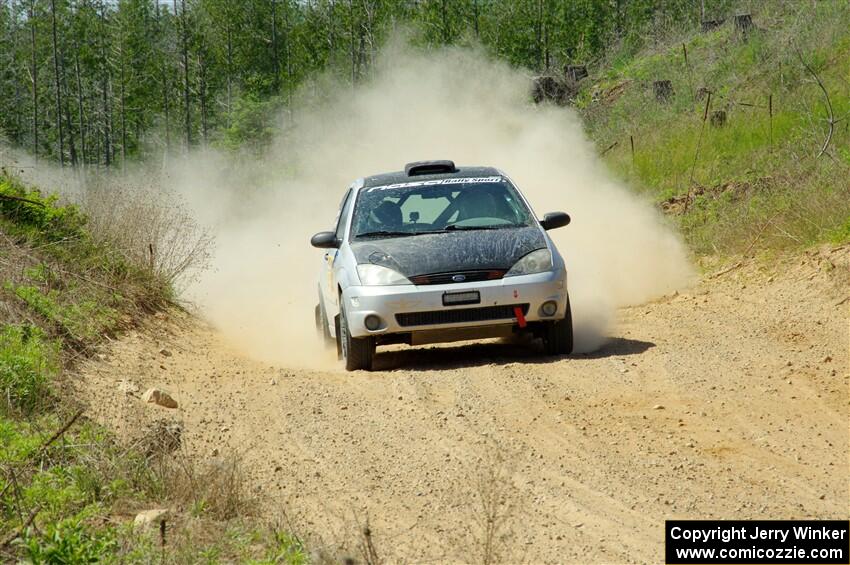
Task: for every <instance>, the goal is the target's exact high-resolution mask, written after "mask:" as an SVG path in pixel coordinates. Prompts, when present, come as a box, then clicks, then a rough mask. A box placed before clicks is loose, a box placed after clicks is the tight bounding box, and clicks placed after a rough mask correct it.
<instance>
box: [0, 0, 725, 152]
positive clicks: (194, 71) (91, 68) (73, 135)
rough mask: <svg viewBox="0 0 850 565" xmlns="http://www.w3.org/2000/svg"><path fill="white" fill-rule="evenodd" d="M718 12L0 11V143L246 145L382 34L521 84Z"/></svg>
mask: <svg viewBox="0 0 850 565" xmlns="http://www.w3.org/2000/svg"><path fill="white" fill-rule="evenodd" d="M735 7H736V5H735V3H734V2H732V1H730V0H520V1H513V0H305V1H300V0H245V1H240V2H235V1H232V0H167V1H166V0H118V1H109V0H0V29H2V36H0V139H3V138H5V140H6V141H7V142H9V143H11V144H12V145H14V146H17V147H20V148H23V149H25V150H27V151H29V152H30V153H31V154H32V155H34V156H35V157H36V158H46V159H50V160H55V161H57V162H59V163H61V164H62V165H68V166H73V167H83V166H95V167H113V166H115V165H118V166H122V165H123V164H124V163H126V162H128V160H131V159H145V158H153V157H159V156H161V155H168V154H172V153H173V152H175V151H185V150H187V149H188V148H191V147H195V146H203V145H206V144H213V145H215V146H217V147H224V148H228V147H229V148H234V147H240V146H242V145H243V144H246V143H247V144H258V145H262V144H263V143H264V142H266V141H267V140H268V139H270V137H271V134H272V132H273V128H274V127H276V122H274V120H272V119H271V118H270V117H271V116H274V115H277V113H278V112H279V111H280V110H282V109H288V110H289V111H290V114H291V112H292V111H294V109H295V107H296V106H297V102H295V101H294V100H293V97H294V95H295V94H296V93H297V91H298V89H299V86H301V85H303V84H304V83H305V81H309V80H311V79H312V78H313V77H316V76H318V75H320V74H321V73H332V74H333V76H335V77H337V78H339V79H341V80H342V81H344V82H343V84H346V83H347V84H351V85H356V84H358V83H359V82H361V81H363V80H367V79H368V77H369V75H370V69H371V68H372V66H373V64H374V61H375V58H376V56H377V53H378V51H379V49H380V47H381V45H382V44H383V42H385V41H386V39H387V38H388V37H389V36H390V35H391V34H393V33H403V34H406V35H407V36H408V37H409V38H410V42H411V43H413V44H414V45H417V46H420V47H422V48H426V49H427V48H433V47H439V46H444V45H463V46H470V45H480V46H483V48H484V49H485V50H486V51H487V52H488V53H489V54H491V55H492V56H495V57H497V58H499V59H502V60H505V61H507V62H508V63H509V64H511V65H513V66H515V67H518V68H522V69H527V71H528V73H529V76H532V75H535V74H550V73H560V72H563V68H564V65H566V64H573V63H579V64H593V62H594V61H597V60H599V58H600V57H601V56H603V55H604V53H605V52H606V51H610V50H611V49H612V48H613V47H612V46H616V48H617V49H620V50H624V51H625V52H636V51H637V50H639V49H640V48H641V47H642V46H644V45H645V43H646V42H647V41H651V39H650V38H656V37H659V36H661V35H663V32H664V30H667V29H675V28H680V27H682V26H688V27H690V26H694V25H699V23H700V22H701V21H705V20H709V21H712V20H714V19H716V18H720V17H722V16H725V15H727V14H729V13H731V12H732V11H733V10H734V8H735Z"/></svg>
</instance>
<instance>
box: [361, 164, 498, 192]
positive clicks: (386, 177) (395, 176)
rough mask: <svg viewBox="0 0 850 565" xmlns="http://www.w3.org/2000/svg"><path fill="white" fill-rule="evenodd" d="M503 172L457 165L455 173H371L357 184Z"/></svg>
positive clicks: (369, 184) (476, 175)
mask: <svg viewBox="0 0 850 565" xmlns="http://www.w3.org/2000/svg"><path fill="white" fill-rule="evenodd" d="M503 174H504V173H502V171H500V170H499V169H497V168H495V167H457V169H456V171H455V172H453V173H436V174H430V175H412V176H408V174H407V173H406V172H404V171H395V172H392V173H381V174H378V175H371V176H368V177H365V178H363V179H360V181H359V182H357V184H358V185H360V187H361V188H369V187H373V186H384V185H387V184H396V183H400V182H415V181H427V180H436V179H449V178H464V177H489V176H495V175H503Z"/></svg>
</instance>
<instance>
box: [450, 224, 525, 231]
mask: <svg viewBox="0 0 850 565" xmlns="http://www.w3.org/2000/svg"><path fill="white" fill-rule="evenodd" d="M526 227H528V226H527V225H526V224H499V225H491V226H459V225H457V224H449V225H447V226H446V227H445V228H443V230H444V231H460V230H464V231H469V230H503V229H507V228H526Z"/></svg>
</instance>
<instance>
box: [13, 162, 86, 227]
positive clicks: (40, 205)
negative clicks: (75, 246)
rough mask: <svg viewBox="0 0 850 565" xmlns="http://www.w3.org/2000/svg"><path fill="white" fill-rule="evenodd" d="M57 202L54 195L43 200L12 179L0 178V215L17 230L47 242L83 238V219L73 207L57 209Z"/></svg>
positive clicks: (35, 191) (37, 193) (34, 191)
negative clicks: (10, 221) (9, 221)
mask: <svg viewBox="0 0 850 565" xmlns="http://www.w3.org/2000/svg"><path fill="white" fill-rule="evenodd" d="M2 196H8V197H10V198H2ZM20 199H26V200H29V201H31V202H27V201H25V200H20ZM57 200H58V198H57V197H56V196H55V195H52V196H48V197H43V196H42V195H41V193H40V192H39V191H37V190H28V189H27V188H25V187H24V185H23V184H21V183H19V182H17V181H15V180H13V179H11V178H8V177H0V213H2V215H3V216H4V217H6V218H8V219H10V220H12V222H13V223H14V225H15V226H16V227H17V228H18V229H19V230H21V231H23V232H26V234H27V235H37V236H38V237H39V238H43V239H45V240H47V241H49V242H54V241H59V240H63V239H68V238H83V237H85V230H84V229H83V226H84V225H85V217H84V216H83V215H82V214H80V211H79V210H78V209H77V207H76V206H72V205H67V206H59V205H57ZM33 202H34V203H33Z"/></svg>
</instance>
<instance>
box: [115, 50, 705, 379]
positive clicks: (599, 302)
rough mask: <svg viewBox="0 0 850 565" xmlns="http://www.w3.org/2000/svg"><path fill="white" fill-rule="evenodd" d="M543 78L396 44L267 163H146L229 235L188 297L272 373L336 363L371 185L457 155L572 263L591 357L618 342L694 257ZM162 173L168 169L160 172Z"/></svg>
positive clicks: (326, 101)
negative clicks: (633, 307)
mask: <svg viewBox="0 0 850 565" xmlns="http://www.w3.org/2000/svg"><path fill="white" fill-rule="evenodd" d="M529 83H530V81H529V77H528V76H526V75H525V74H523V73H522V72H520V71H517V70H516V69H512V68H510V67H509V66H507V65H505V64H502V63H500V62H497V61H494V60H493V59H491V58H489V57H487V56H486V55H484V54H483V53H481V52H477V51H475V50H469V49H446V50H441V51H432V52H428V53H422V52H419V51H413V50H411V49H407V48H405V47H403V46H401V43H400V42H395V43H391V44H390V46H389V47H388V48H387V49H385V50H384V52H383V54H382V55H381V56H380V57H379V59H378V62H377V64H376V66H375V67H374V69H373V75H372V76H371V77H370V78H369V80H368V81H366V82H365V83H364V84H362V85H359V86H358V88H356V89H352V87H351V86H350V85H344V84H339V83H338V82H336V81H335V80H334V79H332V78H330V77H321V78H319V79H318V80H316V81H315V82H313V83H311V84H309V85H307V86H305V87H304V88H302V89H301V92H300V93H299V94H298V95H297V96H296V104H295V105H294V107H295V108H297V110H296V111H295V113H294V115H292V114H288V113H287V114H285V115H283V116H282V117H281V131H282V133H281V134H280V135H279V136H278V137H277V139H275V140H274V141H273V143H272V146H271V148H270V149H269V150H267V151H266V152H264V154H263V155H262V156H257V155H256V154H251V153H250V152H248V151H246V152H244V153H242V154H238V155H236V156H234V155H232V154H223V153H219V152H216V151H213V150H206V151H196V152H193V153H192V154H191V155H190V156H183V157H174V158H171V159H170V160H169V161H168V162H167V163H156V164H151V163H147V164H145V165H144V166H143V167H142V168H141V170H136V171H131V172H130V173H128V174H131V175H137V176H145V175H146V174H148V173H146V172H145V170H146V169H147V170H148V171H150V170H152V169H156V170H157V172H156V176H157V177H159V178H160V182H161V183H162V184H163V186H167V187H168V189H169V190H174V191H176V192H177V193H179V194H180V195H181V196H182V198H183V199H184V200H185V202H186V203H187V204H188V206H189V208H190V210H192V213H193V215H194V218H195V219H196V220H197V221H198V222H200V223H202V224H204V225H206V226H210V228H211V229H212V230H213V232H214V234H215V236H216V246H215V253H214V256H213V258H212V268H210V269H208V270H207V271H206V272H204V273H203V274H202V275H201V277H200V280H199V281H198V282H197V283H196V284H194V285H193V286H192V287H190V288H189V289H188V291H187V293H186V297H187V298H188V299H190V300H191V301H193V302H194V303H195V304H197V305H198V306H199V307H200V308H201V310H202V311H203V313H204V314H205V316H206V317H207V318H208V319H209V320H210V321H211V322H212V323H213V324H214V325H216V326H217V327H218V328H219V329H220V330H221V331H222V332H223V333H224V334H225V336H226V337H227V338H228V339H229V340H230V341H231V342H232V343H234V344H235V345H236V346H238V347H239V348H241V349H242V350H244V351H245V352H246V353H248V354H250V355H252V356H254V357H256V358H259V359H261V360H265V361H268V362H271V363H279V364H283V365H294V366H307V367H323V368H330V367H336V366H337V364H336V362H335V359H334V356H333V354H332V353H330V352H328V351H326V350H324V348H323V347H322V346H321V344H320V342H319V339H318V338H317V336H316V335H315V331H314V327H313V307H314V305H315V304H316V302H317V289H316V284H317V276H318V272H319V267H320V262H321V257H322V252H321V251H319V250H316V249H313V248H311V247H310V245H309V238H310V236H311V235H312V234H313V233H315V232H317V231H321V230H325V229H329V228H330V227H331V224H332V220H333V218H334V216H335V213H336V210H337V208H338V206H339V203H340V199H341V198H342V196H343V194H344V191H345V189H346V187H347V186H348V185H349V184H350V183H351V182H352V181H353V180H354V179H355V178H357V177H361V176H367V175H370V174H375V173H380V172H386V171H394V170H399V169H401V168H403V166H404V164H405V163H407V162H410V161H418V160H424V159H452V160H454V161H455V163H457V164H458V165H492V166H495V167H498V168H500V169H502V170H504V171H505V172H506V173H507V174H508V175H509V176H510V177H511V178H512V180H513V181H514V182H515V183H516V184H517V185H518V186H519V188H520V189H521V190H522V191H523V192H524V193H525V194H526V196H527V197H528V198H529V200H530V202H531V204H532V206H533V207H534V209H535V212H536V213H537V214H538V215H539V216H542V215H543V214H544V213H546V212H549V211H555V210H562V211H565V212H568V213H569V214H570V215H571V217H572V223H571V224H570V225H569V226H567V227H565V228H561V229H559V230H555V231H553V232H550V234H551V235H552V236H553V238H554V240H555V242H556V244H557V246H558V248H559V249H560V251H561V253H562V255H563V256H564V258H565V260H566V262H567V267H568V271H569V280H568V282H569V288H570V295H571V302H572V308H573V316H574V324H575V331H576V349H577V350H578V351H591V350H593V349H595V348H597V347H599V346H600V345H601V344H602V343H603V342H604V340H605V336H606V332H607V331H608V329H609V328H610V324H611V321H612V316H613V313H614V311H615V308H616V307H618V306H624V305H629V304H636V303H640V302H643V301H646V300H648V299H652V298H654V297H657V296H659V295H662V294H664V293H667V292H670V291H672V290H673V289H675V288H677V287H680V286H682V285H683V284H686V283H687V282H688V280H689V278H690V277H691V276H692V270H691V267H690V264H689V261H688V258H687V252H686V249H685V247H684V245H683V244H682V243H681V241H680V239H679V238H678V236H677V235H676V234H675V233H674V232H673V231H672V230H671V229H670V228H668V227H666V226H665V224H664V222H663V219H662V218H661V216H660V214H658V213H657V212H656V210H655V209H654V208H653V206H652V205H651V204H650V203H647V202H644V201H642V200H641V199H640V198H639V197H637V196H636V195H634V194H633V193H632V192H630V191H629V189H628V188H626V187H625V186H623V185H622V184H620V183H619V182H617V181H616V180H615V179H614V178H613V177H612V176H611V175H610V174H609V173H608V172H607V171H606V169H605V167H604V165H603V164H602V163H601V161H600V160H599V158H598V156H597V154H596V151H595V149H594V147H593V145H592V144H591V143H590V142H589V141H588V140H587V139H586V137H585V134H584V132H583V130H582V125H581V122H580V119H579V116H578V115H577V114H576V113H575V112H574V111H573V110H570V109H566V108H558V107H553V106H546V105H544V106H535V105H533V104H532V103H531V102H530V100H529ZM152 165H153V166H152Z"/></svg>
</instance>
